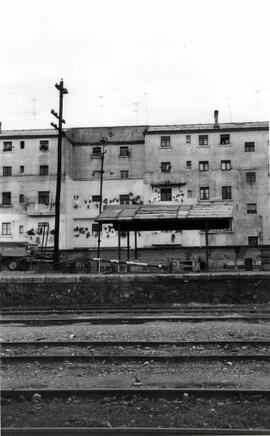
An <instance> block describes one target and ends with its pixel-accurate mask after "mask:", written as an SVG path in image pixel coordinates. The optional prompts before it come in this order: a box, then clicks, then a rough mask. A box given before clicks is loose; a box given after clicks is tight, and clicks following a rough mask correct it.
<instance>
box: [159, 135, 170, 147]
mask: <svg viewBox="0 0 270 436" xmlns="http://www.w3.org/2000/svg"><path fill="white" fill-rule="evenodd" d="M160 146H161V147H170V146H171V137H170V136H161V137H160Z"/></svg>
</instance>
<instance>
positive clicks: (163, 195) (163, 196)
mask: <svg viewBox="0 0 270 436" xmlns="http://www.w3.org/2000/svg"><path fill="white" fill-rule="evenodd" d="M160 200H161V201H172V188H161V189H160Z"/></svg>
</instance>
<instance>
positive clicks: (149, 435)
mask: <svg viewBox="0 0 270 436" xmlns="http://www.w3.org/2000/svg"><path fill="white" fill-rule="evenodd" d="M269 433H270V430H263V429H258V430H257V429H256V430H251V429H228V428H224V429H222V428H219V429H216V428H149V427H147V428H145V427H132V428H123V427H113V428H102V427H97V428H96V427H90V428H87V427H75V428H74V427H54V428H50V427H49V428H41V427H35V428H2V430H1V434H2V436H28V435H29V436H32V435H33V436H59V435H61V436H77V435H84V436H118V435H120V436H227V435H228V436H229V435H230V436H240V435H243V436H260V435H267V436H269Z"/></svg>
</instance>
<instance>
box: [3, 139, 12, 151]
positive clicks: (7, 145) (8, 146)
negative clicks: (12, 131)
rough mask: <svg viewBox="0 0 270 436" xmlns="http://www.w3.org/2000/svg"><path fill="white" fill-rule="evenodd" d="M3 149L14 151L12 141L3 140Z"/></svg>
mask: <svg viewBox="0 0 270 436" xmlns="http://www.w3.org/2000/svg"><path fill="white" fill-rule="evenodd" d="M3 151H12V142H11V141H4V142H3Z"/></svg>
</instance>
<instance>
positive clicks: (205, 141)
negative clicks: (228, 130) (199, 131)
mask: <svg viewBox="0 0 270 436" xmlns="http://www.w3.org/2000/svg"><path fill="white" fill-rule="evenodd" d="M199 145H208V135H199Z"/></svg>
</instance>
